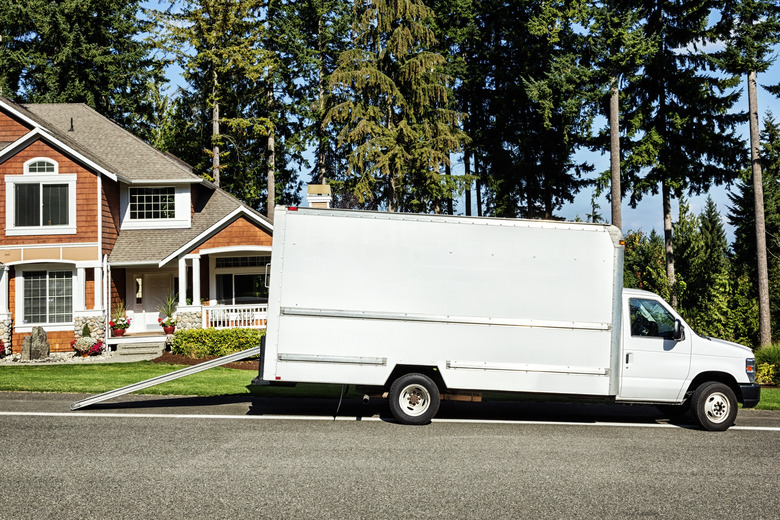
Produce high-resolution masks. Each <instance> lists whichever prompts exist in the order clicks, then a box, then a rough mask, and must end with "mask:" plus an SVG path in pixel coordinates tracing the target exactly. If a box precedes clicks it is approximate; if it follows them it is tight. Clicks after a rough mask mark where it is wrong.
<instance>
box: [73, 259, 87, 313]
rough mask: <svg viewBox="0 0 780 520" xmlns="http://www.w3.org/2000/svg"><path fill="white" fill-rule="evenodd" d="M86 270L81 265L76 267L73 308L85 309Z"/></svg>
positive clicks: (76, 309) (75, 309)
mask: <svg viewBox="0 0 780 520" xmlns="http://www.w3.org/2000/svg"><path fill="white" fill-rule="evenodd" d="M86 293H87V270H86V269H84V268H83V267H77V268H76V287H75V288H74V290H73V310H74V311H83V310H84V309H86V307H87V305H86V298H85V297H86Z"/></svg>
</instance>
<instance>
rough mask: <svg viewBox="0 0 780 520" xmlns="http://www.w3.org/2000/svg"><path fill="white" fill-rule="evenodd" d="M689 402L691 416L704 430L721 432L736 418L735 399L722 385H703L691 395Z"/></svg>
mask: <svg viewBox="0 0 780 520" xmlns="http://www.w3.org/2000/svg"><path fill="white" fill-rule="evenodd" d="M691 401H692V402H691V404H692V407H693V415H694V417H696V420H697V421H698V422H699V424H700V425H701V427H702V428H704V429H705V430H710V431H718V432H722V431H724V430H726V429H728V427H729V426H731V425H732V424H734V419H736V418H737V397H736V396H735V395H734V391H733V390H732V389H731V388H729V387H728V386H726V385H724V384H723V383H716V382H709V383H704V384H703V385H701V386H699V388H697V389H696V391H695V392H694V393H693V397H692V398H691Z"/></svg>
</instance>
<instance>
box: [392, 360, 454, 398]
mask: <svg viewBox="0 0 780 520" xmlns="http://www.w3.org/2000/svg"><path fill="white" fill-rule="evenodd" d="M404 374H424V375H426V376H428V377H430V378H431V380H433V382H434V383H436V386H437V387H438V388H439V392H441V393H443V392H444V391H445V390H446V389H447V385H445V384H444V379H443V378H442V377H441V373H440V372H439V369H438V368H437V367H435V366H425V365H422V366H421V365H396V366H395V368H394V369H393V371H392V372H391V373H390V376H389V377H388V378H387V381H385V386H384V389H385V390H390V385H392V384H393V381H395V380H396V379H398V378H399V377H401V376H403V375H404Z"/></svg>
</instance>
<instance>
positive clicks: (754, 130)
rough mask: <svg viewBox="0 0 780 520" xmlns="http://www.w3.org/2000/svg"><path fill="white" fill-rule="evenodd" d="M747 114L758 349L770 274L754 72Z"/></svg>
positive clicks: (767, 324)
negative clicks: (754, 243) (751, 180)
mask: <svg viewBox="0 0 780 520" xmlns="http://www.w3.org/2000/svg"><path fill="white" fill-rule="evenodd" d="M748 111H749V112H750V162H751V164H752V168H753V194H754V197H755V212H756V257H757V262H758V318H759V331H760V335H761V346H764V345H769V344H771V343H772V325H771V320H770V315H769V271H768V268H767V251H766V223H765V221H764V181H763V173H762V171H761V159H760V157H759V153H760V149H759V147H760V146H761V141H760V139H759V136H758V94H757V92H756V71H751V72H749V73H748Z"/></svg>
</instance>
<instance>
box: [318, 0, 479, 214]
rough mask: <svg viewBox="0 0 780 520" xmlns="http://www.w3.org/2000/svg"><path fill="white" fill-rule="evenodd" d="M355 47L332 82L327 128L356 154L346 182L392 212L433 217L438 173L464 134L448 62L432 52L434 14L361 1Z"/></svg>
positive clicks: (411, 5) (420, 7) (404, 2)
mask: <svg viewBox="0 0 780 520" xmlns="http://www.w3.org/2000/svg"><path fill="white" fill-rule="evenodd" d="M354 9H355V16H354V20H355V22H354V25H353V47H352V48H351V49H349V50H347V51H345V52H344V53H342V54H341V56H340V58H339V64H338V67H337V69H336V70H335V71H334V72H333V74H332V75H331V78H330V85H329V88H330V96H332V98H331V103H332V105H331V106H330V108H329V110H328V112H327V115H326V118H325V123H326V124H331V125H333V127H334V128H335V129H336V130H337V132H338V142H339V145H340V146H343V147H346V148H347V149H348V151H349V154H350V155H349V169H348V171H347V172H346V173H347V179H346V181H347V183H348V184H349V185H350V187H351V188H352V191H353V192H354V193H355V195H356V196H357V197H358V198H359V199H360V200H361V201H362V200H365V199H366V198H368V199H373V198H377V199H379V200H380V201H381V202H382V204H383V207H385V208H386V209H387V210H388V211H399V210H415V211H431V210H432V207H433V205H434V203H435V201H436V200H437V199H438V198H440V197H441V196H442V194H443V192H444V191H445V185H444V183H443V182H442V179H441V174H440V173H439V171H440V168H441V166H442V165H446V164H449V156H450V153H451V152H453V151H457V150H459V149H460V147H461V143H462V141H463V139H464V136H463V134H462V132H461V130H460V128H459V123H460V114H458V113H457V112H456V111H454V110H452V109H450V108H449V104H448V100H449V96H450V90H449V83H450V80H449V78H447V77H446V75H445V74H444V72H443V70H442V67H443V63H444V58H443V57H442V56H441V55H440V54H437V53H435V52H432V51H431V50H430V49H432V48H433V47H434V44H435V38H434V35H433V32H432V30H431V28H430V27H429V23H430V21H431V15H432V13H431V11H430V9H428V8H427V7H426V6H425V5H424V4H423V3H422V2H421V1H419V0H398V1H391V2H386V1H384V0H366V1H362V0H356V1H355V4H354Z"/></svg>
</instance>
